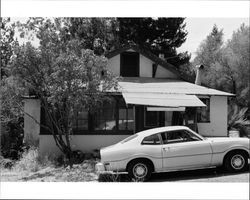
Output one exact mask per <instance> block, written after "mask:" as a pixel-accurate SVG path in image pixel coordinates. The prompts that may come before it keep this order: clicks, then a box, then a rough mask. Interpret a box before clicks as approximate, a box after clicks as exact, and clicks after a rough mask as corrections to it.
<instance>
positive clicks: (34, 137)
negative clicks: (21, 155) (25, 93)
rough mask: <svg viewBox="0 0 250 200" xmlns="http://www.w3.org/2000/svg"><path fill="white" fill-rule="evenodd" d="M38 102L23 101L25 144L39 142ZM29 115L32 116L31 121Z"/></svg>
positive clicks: (31, 100)
mask: <svg viewBox="0 0 250 200" xmlns="http://www.w3.org/2000/svg"><path fill="white" fill-rule="evenodd" d="M40 110H41V105H40V100H38V99H25V100H24V112H25V113H27V114H24V141H25V142H27V143H30V142H35V143H36V142H37V143H38V141H39V133H40V125H39V124H38V123H40ZM29 115H31V116H33V118H34V119H36V121H37V122H35V120H34V119H32V118H31V117H30V116H29Z"/></svg>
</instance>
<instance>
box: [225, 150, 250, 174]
mask: <svg viewBox="0 0 250 200" xmlns="http://www.w3.org/2000/svg"><path fill="white" fill-rule="evenodd" d="M247 166H248V158H247V156H246V155H245V154H244V153H242V152H240V151H235V152H231V153H229V154H228V155H227V156H226V158H225V162H224V168H225V169H226V170H227V171H229V172H242V171H246V169H247Z"/></svg>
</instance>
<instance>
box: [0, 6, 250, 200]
mask: <svg viewBox="0 0 250 200" xmlns="http://www.w3.org/2000/svg"><path fill="white" fill-rule="evenodd" d="M139 2H140V1H138V2H137V3H139ZM181 2H182V1H179V4H181ZM196 2H197V1H196ZM243 2H244V1H243ZM145 4H147V2H146V3H145ZM166 4H167V3H165V4H164V5H166ZM215 4H216V3H215ZM142 7H143V6H142ZM120 9H121V8H120ZM106 12H108V11H105V12H104V16H103V14H101V16H100V15H98V14H94V16H88V15H84V13H83V14H81V16H75V15H74V14H72V16H70V15H69V16H68V14H67V15H66V16H61V13H60V15H59V16H54V15H52V16H51V15H49V14H48V15H47V16H42V17H41V16H39V17H38V16H33V15H34V14H32V16H23V15H22V16H16V15H13V14H12V15H6V14H5V15H4V16H2V17H1V95H0V98H1V100H0V102H1V124H0V125H1V129H0V130H1V153H0V171H1V173H0V175H1V176H0V178H1V183H0V184H1V185H2V186H4V184H11V183H16V184H17V185H18V184H19V183H20V184H24V183H26V184H32V183H33V182H38V183H42V182H43V183H44V186H46V187H47V188H48V187H49V183H54V184H56V183H58V184H60V183H61V184H62V183H65V184H66V183H70V184H77V183H82V184H85V185H87V184H88V187H89V186H91V187H92V186H93V188H94V187H95V186H96V187H97V188H98V189H93V191H94V193H98V190H99V188H100V187H102V186H103V187H105V188H107V187H114V188H115V187H119V185H120V186H123V189H124V190H126V187H130V189H128V190H129V191H130V190H131V187H132V188H133V187H137V186H139V187H141V189H140V190H138V191H141V190H143V188H144V190H146V191H147V193H145V194H148V193H149V190H150V189H151V190H152V191H151V192H153V191H155V190H157V186H158V185H161V184H162V185H164V184H170V185H171V184H180V185H181V184H187V185H188V184H190V185H192V184H198V185H199V184H209V185H211V186H212V185H214V186H215V185H216V184H218V183H219V184H224V186H225V184H233V185H230V186H228V190H230V188H234V186H235V184H239V185H241V184H243V186H244V191H247V192H249V188H248V189H246V188H245V187H247V185H249V170H250V152H249V151H250V64H249V60H250V58H249V57H250V49H249V48H250V32H249V31H250V28H249V17H247V16H246V15H244V16H243V17H242V16H241V15H240V17H234V16H232V17H230V16H229V17H228V15H227V17H223V16H222V15H220V16H211V17H209V16H205V17H204V16H200V17H199V16H196V17H193V16H192V15H191V16H190V17H189V16H188V15H187V16H183V15H182V14H180V15H179V16H178V15H177V16H176V15H175V16H173V15H168V14H167V13H166V14H165V15H162V13H161V14H159V15H157V14H156V13H153V14H149V15H148V16H138V15H136V14H134V15H133V13H132V15H131V14H129V15H127V16H126V15H125V16H124V15H122V16H109V15H108V14H107V13H106ZM193 12H195V11H193ZM71 13H72V11H71ZM78 13H79V11H78ZM105 13H106V15H105ZM50 14H51V13H50ZM248 14H249V11H248ZM211 15H212V14H211ZM17 182H18V183H17ZM34 184H35V183H34ZM46 184H47V185H46ZM93 184H94V185H93ZM110 184H111V185H110ZM147 184H157V186H154V185H147ZM34 187H35V185H34ZM73 187H74V186H73ZM78 187H80V188H81V186H80V185H78ZM175 187H176V186H175ZM181 187H182V186H181ZM191 187H192V186H191ZM191 187H190V190H193V189H191ZM215 187H216V186H215ZM225 187H226V186H225ZM146 188H148V189H146ZM162 188H164V187H161V189H162ZM171 188H174V186H173V185H171ZM58 189H59V190H60V187H58V188H57V190H58ZM207 189H208V190H209V188H207ZM241 189H242V188H241ZM104 190H105V189H103V190H102V191H104ZM224 190H225V191H226V190H227V189H224ZM235 190H237V188H235ZM71 191H74V190H72V189H71ZM105 191H106V190H105ZM131 191H132V190H131ZM175 191H176V193H178V192H180V187H177V188H175ZM61 192H62V193H63V192H64V191H61ZM65 192H66V191H65ZM111 192H112V190H110V191H109V193H111ZM123 192H124V191H123ZM210 192H211V191H210ZM231 192H232V191H231ZM45 193H46V192H45ZM161 195H162V194H161ZM171 195H172V196H171V197H172V198H173V193H171ZM246 196H247V194H242V196H240V197H239V198H240V199H244V198H243V197H246ZM89 197H90V196H88V198H89ZM125 197H128V196H125ZM138 197H139V196H138V195H137V198H138ZM148 197H150V198H154V196H153V194H152V196H148ZM209 197H210V196H209ZM1 198H2V197H1ZM38 198H39V197H38ZM80 198H84V197H83V196H80ZM103 198H111V196H109V197H107V196H103ZM112 198H118V197H117V196H115V195H114V196H112ZM120 198H124V196H121V197H120ZM144 198H145V195H144ZM155 198H156V197H155ZM157 198H160V196H157ZM161 198H166V199H167V198H168V196H167V195H166V196H164V195H162V196H161ZM184 198H187V197H184ZM232 198H233V199H236V198H235V196H233V195H232ZM182 199H183V197H182ZM189 199H190V198H189ZM196 199H197V198H196Z"/></svg>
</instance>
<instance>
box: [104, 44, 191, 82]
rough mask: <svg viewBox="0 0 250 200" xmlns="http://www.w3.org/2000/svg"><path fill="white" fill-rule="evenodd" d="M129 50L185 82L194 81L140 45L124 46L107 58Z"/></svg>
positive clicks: (108, 54) (107, 55) (110, 53)
mask: <svg viewBox="0 0 250 200" xmlns="http://www.w3.org/2000/svg"><path fill="white" fill-rule="evenodd" d="M129 49H132V50H134V51H136V52H138V53H140V54H142V55H143V56H145V57H147V58H148V59H150V60H152V61H154V62H155V64H157V65H161V66H162V67H164V68H165V69H167V70H169V71H171V72H172V73H174V74H175V75H177V76H178V77H179V78H181V79H183V80H185V81H188V82H193V81H194V80H192V79H191V77H187V76H186V75H184V74H181V73H180V72H179V71H178V70H177V69H176V67H175V66H174V65H172V64H170V63H168V62H167V61H165V60H163V59H161V58H159V57H158V56H156V55H155V54H153V53H151V52H150V51H148V50H145V49H143V48H141V47H139V46H138V45H127V46H124V47H121V48H119V49H116V50H113V51H111V52H109V53H107V54H106V57H107V58H108V59H109V58H112V57H114V56H116V55H118V54H120V53H122V52H124V51H127V50H129Z"/></svg>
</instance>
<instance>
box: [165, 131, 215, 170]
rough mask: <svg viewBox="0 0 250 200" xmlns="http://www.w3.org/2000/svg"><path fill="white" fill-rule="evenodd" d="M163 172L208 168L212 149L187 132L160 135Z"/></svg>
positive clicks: (203, 141) (200, 139)
mask: <svg viewBox="0 0 250 200" xmlns="http://www.w3.org/2000/svg"><path fill="white" fill-rule="evenodd" d="M161 137H162V141H163V145H162V157H163V168H164V170H178V169H188V168H190V169H191V168H196V167H197V168H199V167H206V166H210V164H211V158H212V148H211V145H210V143H209V142H208V141H206V140H203V139H202V138H200V137H198V136H196V135H195V134H193V133H192V132H190V131H187V130H177V131H169V132H164V133H162V134H161Z"/></svg>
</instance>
